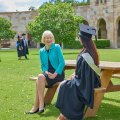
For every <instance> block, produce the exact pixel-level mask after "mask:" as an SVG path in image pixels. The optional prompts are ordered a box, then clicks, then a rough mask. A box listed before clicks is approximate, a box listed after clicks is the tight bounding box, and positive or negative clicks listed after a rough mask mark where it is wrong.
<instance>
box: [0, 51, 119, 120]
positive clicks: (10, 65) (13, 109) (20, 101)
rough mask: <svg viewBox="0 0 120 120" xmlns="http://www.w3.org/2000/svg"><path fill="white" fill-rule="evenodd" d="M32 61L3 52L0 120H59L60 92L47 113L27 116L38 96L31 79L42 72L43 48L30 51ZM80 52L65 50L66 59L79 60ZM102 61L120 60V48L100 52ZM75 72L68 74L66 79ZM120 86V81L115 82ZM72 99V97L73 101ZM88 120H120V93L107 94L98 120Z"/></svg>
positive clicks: (95, 119) (0, 81)
mask: <svg viewBox="0 0 120 120" xmlns="http://www.w3.org/2000/svg"><path fill="white" fill-rule="evenodd" d="M29 51H30V55H29V60H25V59H24V57H23V58H22V60H18V58H17V53H16V50H0V58H1V60H2V62H0V120H39V119H40V120H56V118H57V116H58V115H59V110H58V109H57V108H56V107H55V101H56V98H57V93H56V95H55V97H54V99H53V101H52V104H51V105H48V106H47V107H46V110H45V112H44V113H43V114H41V115H38V114H34V115H26V114H24V112H25V111H28V110H30V109H31V107H32V106H33V103H34V96H35V81H30V80H29V77H30V76H37V75H38V74H39V73H41V69H40V63H39V49H30V50H29ZM79 52H80V50H63V54H64V57H65V59H76V58H77V55H78V53H79ZM98 52H99V55H100V60H104V61H119V62H120V49H104V50H103V49H100V50H98ZM73 71H74V70H69V71H66V78H67V77H68V76H69V75H70V74H71V73H73ZM113 82H114V84H118V83H119V84H120V79H113ZM71 99H72V98H71ZM87 120H120V92H113V93H106V94H105V96H104V99H103V101H102V104H101V107H100V108H99V111H98V112H97V116H96V117H95V118H88V119H87Z"/></svg>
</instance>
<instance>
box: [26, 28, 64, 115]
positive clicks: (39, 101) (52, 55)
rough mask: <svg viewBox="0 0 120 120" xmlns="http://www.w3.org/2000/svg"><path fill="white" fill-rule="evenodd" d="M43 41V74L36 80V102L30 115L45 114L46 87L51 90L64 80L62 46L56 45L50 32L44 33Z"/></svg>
mask: <svg viewBox="0 0 120 120" xmlns="http://www.w3.org/2000/svg"><path fill="white" fill-rule="evenodd" d="M41 41H42V43H44V44H45V46H44V47H43V48H41V49H40V63H41V69H42V74H39V75H38V79H37V80H36V96H35V102H34V106H33V108H32V109H31V110H30V111H29V112H27V113H28V114H34V113H43V112H44V91H45V87H47V88H50V87H52V86H53V85H54V84H55V83H56V82H61V81H63V80H64V66H65V62H64V57H63V54H62V51H61V48H60V45H59V44H55V39H54V35H53V33H52V32H51V31H49V30H46V31H44V32H43V35H42V40H41Z"/></svg>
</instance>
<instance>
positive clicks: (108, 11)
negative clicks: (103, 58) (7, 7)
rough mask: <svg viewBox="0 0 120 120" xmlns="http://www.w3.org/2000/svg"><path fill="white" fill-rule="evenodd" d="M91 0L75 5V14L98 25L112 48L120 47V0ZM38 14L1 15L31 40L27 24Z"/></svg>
mask: <svg viewBox="0 0 120 120" xmlns="http://www.w3.org/2000/svg"><path fill="white" fill-rule="evenodd" d="M90 1H91V2H90V5H87V6H77V7H75V14H76V15H78V16H83V17H84V18H85V23H86V24H89V25H91V26H95V27H96V29H97V36H98V38H102V39H109V40H110V42H111V47H112V48H120V0H90ZM36 15H37V13H36V12H35V11H25V12H2V13H0V17H4V18H7V19H8V20H10V21H11V22H12V24H13V26H12V27H13V29H14V30H16V31H17V32H18V34H21V33H23V32H24V33H26V34H27V37H28V39H30V40H32V38H31V37H30V35H29V33H28V31H27V28H26V26H27V24H28V22H29V21H31V20H32V19H34V17H35V16H36ZM15 40H16V37H15ZM15 40H12V41H11V47H15Z"/></svg>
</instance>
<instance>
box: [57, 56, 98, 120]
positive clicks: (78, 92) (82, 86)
mask: <svg viewBox="0 0 120 120" xmlns="http://www.w3.org/2000/svg"><path fill="white" fill-rule="evenodd" d="M99 86H100V77H99V76H98V75H97V74H96V73H95V72H94V71H93V70H92V69H91V68H90V66H89V65H88V63H87V62H86V61H85V60H84V58H83V57H82V56H81V55H79V56H78V59H77V64H76V70H75V77H74V79H73V80H67V81H66V82H65V83H63V84H62V85H61V86H60V90H59V94H58V98H57V102H56V107H57V108H58V109H59V110H60V112H61V113H62V114H63V115H64V116H66V117H67V118H68V119H70V120H82V119H83V113H84V110H85V106H86V105H87V106H89V107H90V108H93V103H94V88H95V87H99Z"/></svg>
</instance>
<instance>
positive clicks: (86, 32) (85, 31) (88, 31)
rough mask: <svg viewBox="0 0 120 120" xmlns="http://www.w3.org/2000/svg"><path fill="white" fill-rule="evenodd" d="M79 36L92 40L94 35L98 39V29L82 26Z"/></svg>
mask: <svg viewBox="0 0 120 120" xmlns="http://www.w3.org/2000/svg"><path fill="white" fill-rule="evenodd" d="M79 35H80V36H85V37H87V38H92V35H93V36H95V37H96V29H95V28H94V27H91V26H88V25H84V24H80V33H79Z"/></svg>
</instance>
